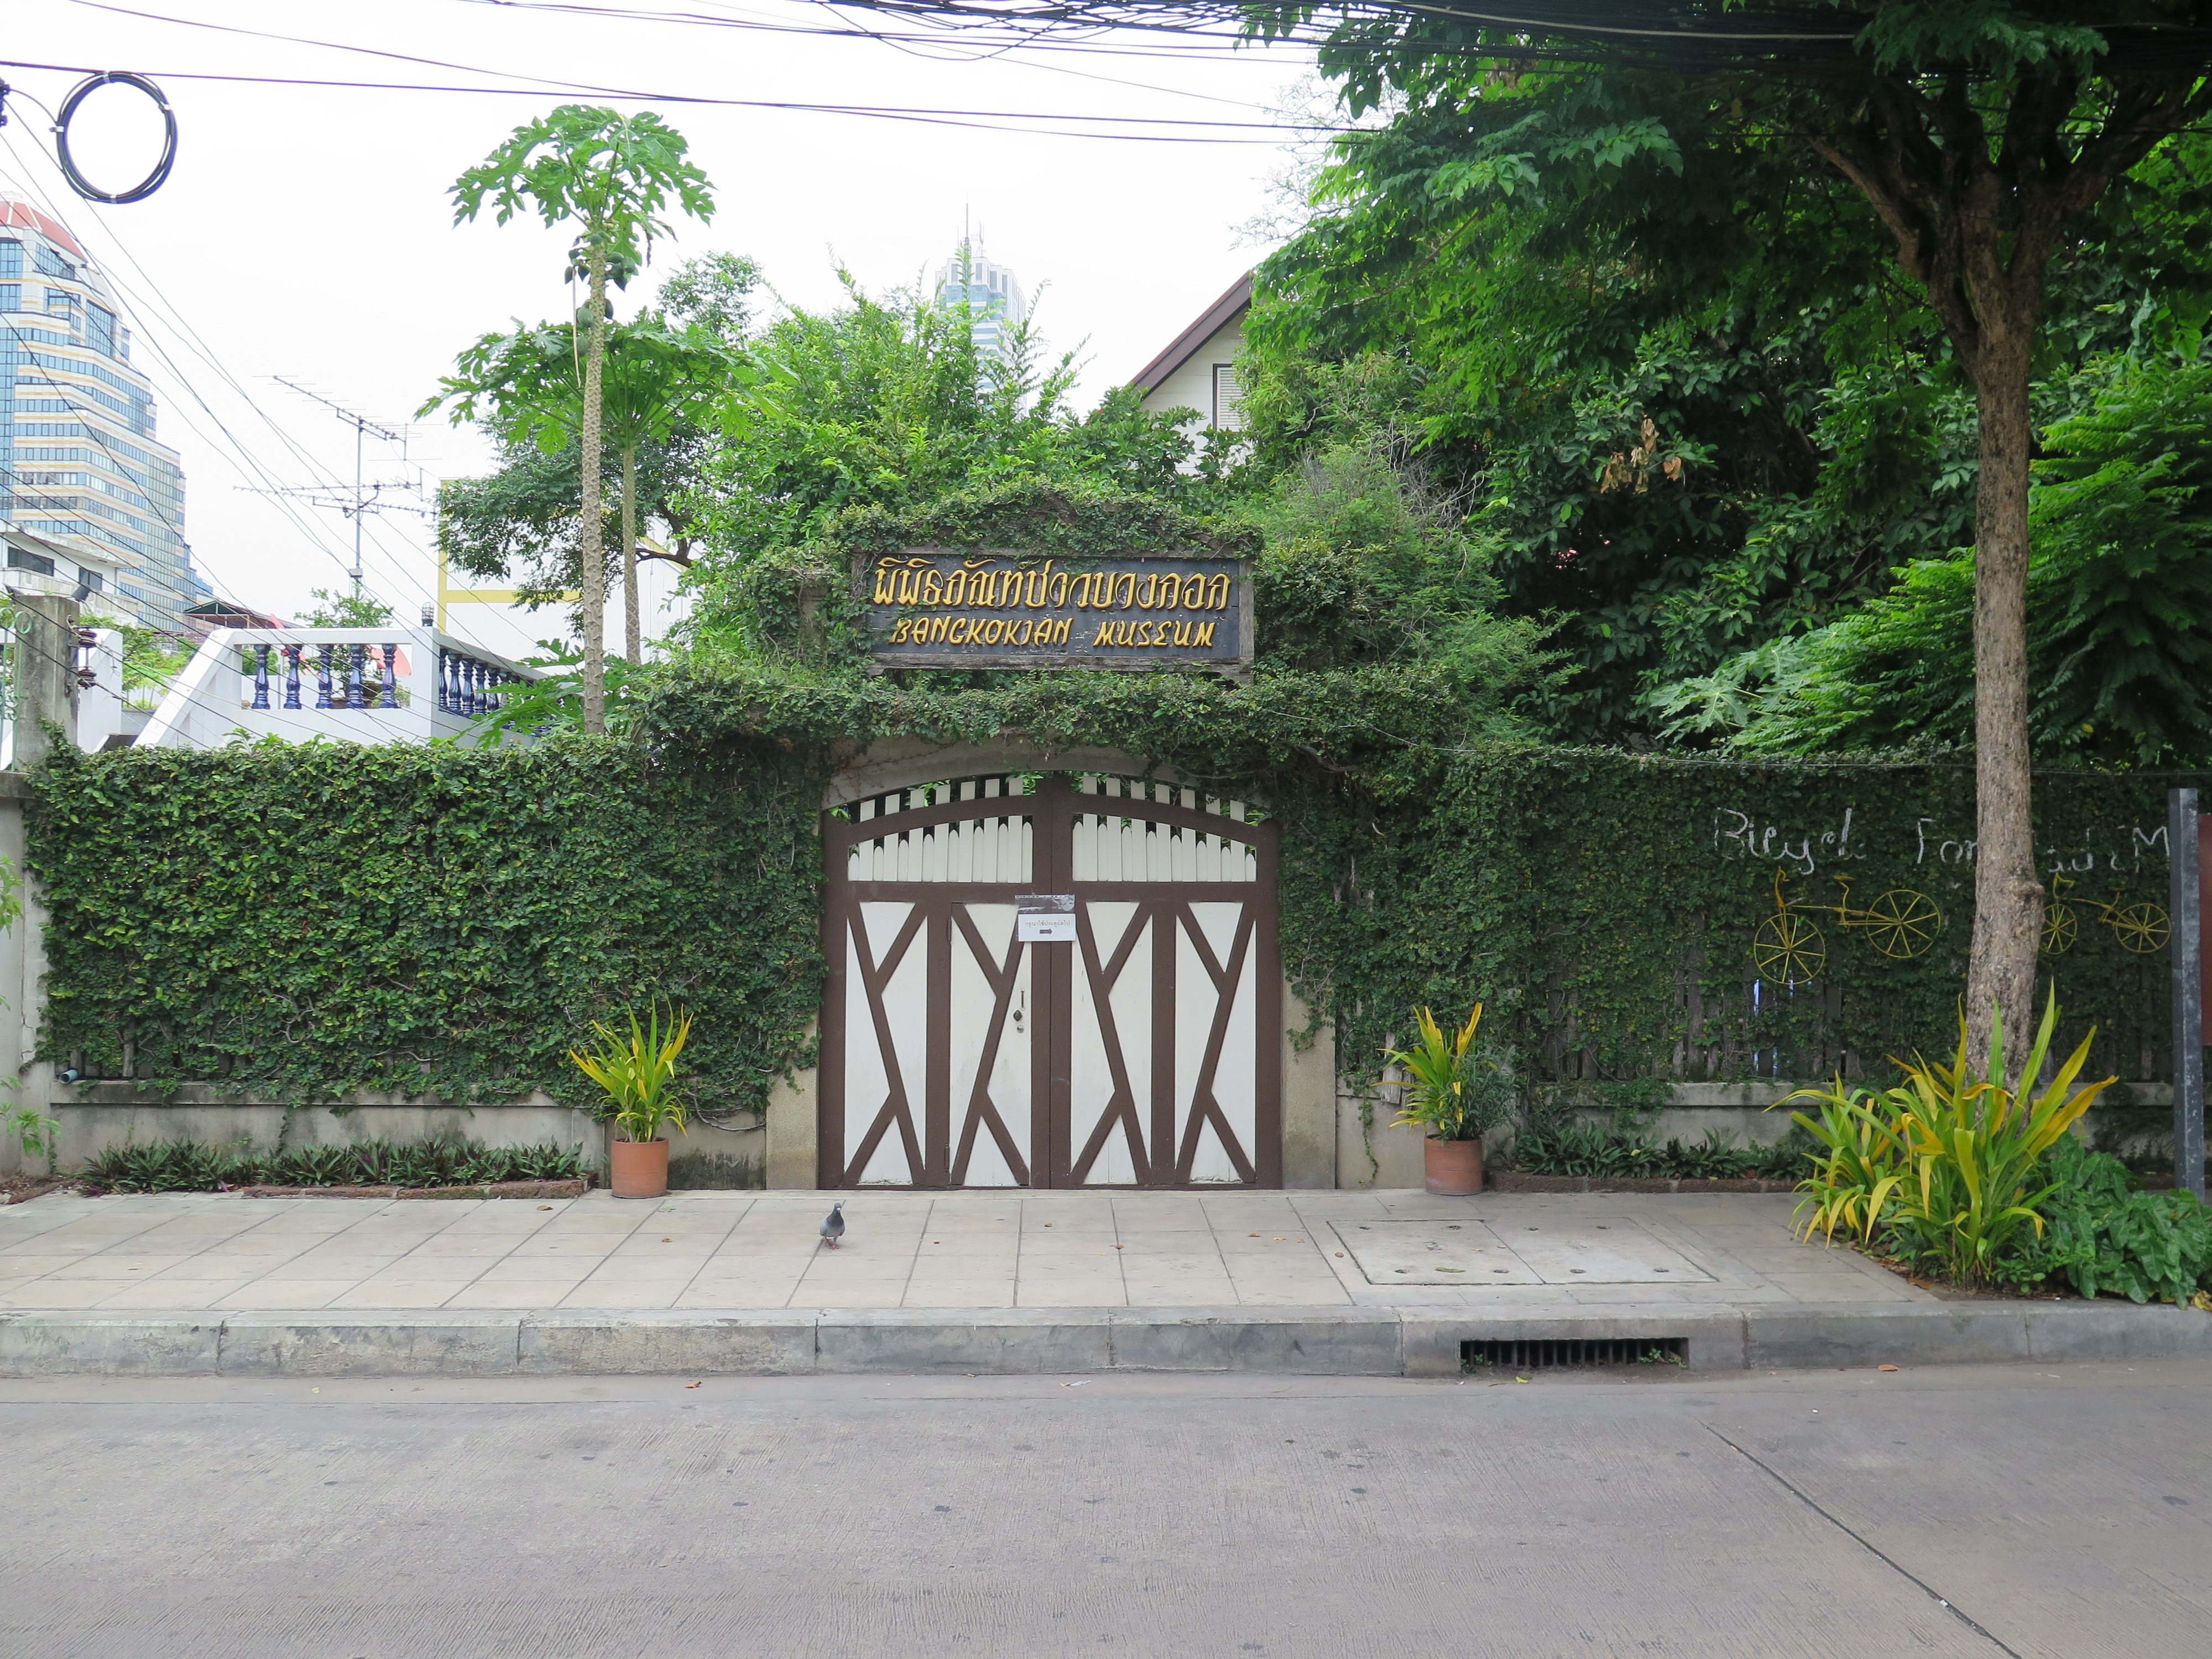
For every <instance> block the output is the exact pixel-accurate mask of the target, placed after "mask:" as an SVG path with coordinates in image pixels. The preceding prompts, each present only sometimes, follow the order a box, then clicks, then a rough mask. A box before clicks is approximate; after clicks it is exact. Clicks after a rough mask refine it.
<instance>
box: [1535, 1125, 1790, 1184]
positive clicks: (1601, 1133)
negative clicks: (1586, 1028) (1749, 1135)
mask: <svg viewBox="0 0 2212 1659" xmlns="http://www.w3.org/2000/svg"><path fill="white" fill-rule="evenodd" d="M1807 1156H1808V1154H1807V1151H1806V1147H1805V1144H1804V1142H1803V1141H1802V1139H1799V1138H1797V1137H1796V1136H1795V1135H1792V1136H1790V1137H1789V1138H1786V1139H1782V1140H1778V1141H1776V1142H1775V1143H1773V1144H1772V1145H1771V1146H1736V1145H1735V1144H1734V1143H1733V1141H1732V1139H1731V1138H1730V1137H1729V1134H1728V1133H1727V1132H1726V1131H1725V1130H1722V1129H1709V1130H1707V1131H1706V1132H1705V1139H1702V1140H1699V1141H1694V1142H1690V1143H1687V1144H1686V1143H1685V1142H1684V1141H1683V1140H1682V1139H1680V1137H1679V1136H1678V1137H1675V1138H1674V1139H1669V1140H1668V1142H1667V1143H1666V1145H1664V1146H1659V1145H1657V1144H1656V1143H1655V1142H1654V1141H1653V1140H1651V1139H1650V1138H1649V1137H1648V1136H1644V1135H1637V1134H1624V1133H1621V1132H1620V1131H1619V1130H1618V1129H1610V1128H1607V1127H1605V1126H1604V1125H1602V1124H1597V1123H1574V1122H1565V1123H1555V1124H1552V1125H1549V1126H1547V1127H1542V1128H1530V1129H1524V1130H1522V1132H1521V1133H1520V1134H1518V1135H1517V1136H1516V1137H1515V1138H1514V1141H1513V1167H1514V1168H1516V1170H1522V1171H1523V1172H1524V1173H1526V1174H1528V1175H1547V1176H1598V1177H1602V1178H1604V1179H1607V1180H1611V1181H1620V1180H1656V1181H1791V1180H1795V1179H1796V1177H1797V1176H1800V1175H1802V1173H1803V1172H1804V1169H1805V1160H1806V1158H1807Z"/></svg>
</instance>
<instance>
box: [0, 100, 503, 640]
mask: <svg viewBox="0 0 2212 1659" xmlns="http://www.w3.org/2000/svg"><path fill="white" fill-rule="evenodd" d="M0 144H5V145H6V147H7V149H8V150H9V154H10V155H15V157H16V161H17V165H18V166H19V167H20V166H21V156H20V155H18V154H17V152H16V151H15V145H14V142H13V140H12V138H11V137H9V135H8V134H6V133H5V132H4V131H0ZM13 182H15V183H16V185H17V186H18V188H21V189H25V190H26V191H27V193H28V194H30V195H32V196H33V197H34V198H35V199H37V200H38V201H39V202H40V203H41V204H43V205H44V207H45V208H46V211H47V212H48V213H49V214H50V215H51V216H52V217H53V218H54V219H55V220H56V221H57V222H59V223H60V224H61V225H62V226H63V228H64V229H65V230H68V231H69V232H70V234H71V235H72V236H73V237H76V240H78V242H79V245H80V246H82V243H83V240H84V238H83V236H82V233H81V232H79V231H78V230H77V229H76V228H75V227H73V226H71V225H70V222H69V220H68V218H67V217H66V216H64V214H63V213H62V212H61V211H60V210H59V209H58V207H57V206H56V205H55V204H54V203H53V202H52V198H51V197H48V196H47V195H46V192H44V191H39V190H36V189H35V188H33V187H32V186H30V185H28V184H27V182H26V181H24V180H21V179H16V180H14V181H13ZM101 229H102V231H103V232H104V233H106V235H107V236H108V238H109V240H111V241H112V243H113V245H114V246H115V248H116V250H117V252H119V253H120V254H121V255H122V256H123V258H125V260H126V261H127V262H128V263H129V264H130V265H131V268H132V269H133V270H136V271H137V273H138V274H139V276H141V277H142V278H143V280H144V282H145V283H146V284H147V286H148V288H149V289H150V290H151V291H152V293H153V294H154V295H155V296H156V297H157V298H158V299H159V300H160V301H161V305H162V306H163V307H164V308H165V309H166V310H167V312H168V313H170V318H171V319H173V325H174V326H175V327H176V329H177V331H178V332H179V336H180V337H182V338H184V339H185V340H186V341H187V342H188V343H189V345H190V347H191V349H192V350H193V353H194V355H195V356H198V357H199V358H200V359H201V360H202V361H203V362H205V363H206V364H207V365H208V366H209V367H210V368H211V369H213V370H214V371H215V373H216V375H217V376H218V378H219V379H221V380H222V381H223V382H224V383H225V384H226V385H227V386H228V387H229V388H230V389H231V391H232V392H234V393H235V394H236V395H237V396H238V397H239V398H240V400H241V401H243V402H244V403H245V404H246V406H247V408H249V409H250V410H252V411H253V412H254V413H255V414H256V415H258V416H260V417H261V419H262V420H263V422H264V424H266V425H268V426H269V428H270V430H271V431H272V432H274V433H275V434H276V436H277V438H278V440H279V441H280V442H281V443H283V445H284V447H286V448H288V449H289V450H290V451H291V452H292V453H293V455H294V457H295V459H297V460H299V461H300V462H301V464H302V465H305V466H307V468H308V469H309V470H310V471H311V472H314V471H321V472H325V473H327V474H328V476H329V481H330V482H331V483H332V484H333V485H334V486H335V485H337V484H339V483H342V482H343V481H341V480H338V479H337V476H336V474H335V473H331V472H329V469H328V468H326V467H325V465H324V464H323V463H322V462H321V461H320V459H319V458H317V457H315V456H314V455H313V454H312V453H309V452H308V451H307V450H306V449H304V448H303V447H301V446H300V444H299V443H298V442H297V441H295V439H294V438H293V437H292V435H291V434H290V433H289V431H287V430H286V429H285V428H283V426H282V425H280V424H279V423H278V422H276V420H275V418H274V417H273V416H271V415H270V413H269V412H268V410H265V409H264V408H263V407H261V405H260V404H258V402H257V401H256V400H255V399H254V398H253V396H252V393H251V392H248V391H247V390H246V387H245V386H243V385H242V384H241V383H240V381H239V380H237V378H236V377H235V376H234V375H233V374H231V373H230V371H229V370H228V368H227V367H226V366H225V365H224V364H223V363H222V362H221V360H220V359H219V358H217V357H216V356H215V354H214V352H213V351H212V349H210V348H209V347H208V345H207V343H206V342H205V341H204V339H203V338H201V337H200V336H199V334H198V332H197V330H196V329H194V328H193V327H192V325H191V322H190V320H189V319H186V318H185V317H184V315H183V313H181V312H180V311H179V310H178V308H177V307H176V306H175V305H174V304H173V302H171V301H169V299H168V298H167V295H165V294H163V293H162V292H161V289H160V286H159V284H158V283H155V282H154V280H153V278H152V276H151V275H150V274H149V273H148V272H147V271H146V270H145V268H144V266H143V264H140V262H139V261H138V259H137V257H136V256H135V255H134V254H132V253H131V250H130V249H129V248H128V246H125V244H124V243H123V241H122V239H121V238H120V237H118V236H116V235H115V234H114V232H113V230H112V227H109V226H107V225H106V224H105V223H104V222H103V224H102V225H101ZM106 275H107V276H108V278H109V282H110V284H111V287H112V288H113V289H115V290H116V297H117V299H118V304H119V305H120V306H121V307H122V309H123V310H124V311H125V314H126V316H128V318H129V319H130V320H131V321H132V322H133V323H134V324H136V325H137V327H138V330H139V332H140V333H141V335H142V336H143V337H144V339H145V341H146V343H148V344H149V346H151V347H152V348H153V349H154V351H155V355H156V356H157V357H159V358H160V360H161V362H162V364H163V365H164V366H165V367H166V368H167V369H168V370H169V373H170V375H171V377H172V378H173V380H175V381H176V383H177V384H178V385H179V386H182V387H183V388H184V390H185V392H187V393H188V394H189V395H190V396H191V399H192V401H193V403H195V404H197V405H198V407H199V409H200V410H201V411H202V412H203V413H204V415H205V416H207V418H208V419H209V420H210V422H213V423H214V425H215V427H216V429H217V430H218V431H220V432H221V433H222V437H223V439H224V440H225V441H226V442H227V444H228V448H229V451H230V452H231V457H232V459H233V463H234V465H239V466H240V470H241V471H244V472H245V473H246V476H248V477H258V478H259V479H260V480H261V481H262V483H263V484H264V486H265V487H267V488H268V489H270V492H271V493H272V494H273V495H275V496H276V500H277V501H278V504H279V510H280V511H281V512H283V513H284V514H285V516H286V517H287V518H289V520H291V522H292V524H293V526H294V527H295V529H296V530H297V531H298V532H300V533H301V537H302V538H303V539H305V540H306V541H307V544H309V545H310V546H312V547H313V548H314V549H315V550H317V551H318V552H320V553H321V554H323V555H324V556H325V557H326V558H328V559H330V560H331V562H332V563H333V564H335V565H336V566H337V568H338V570H339V572H340V574H346V575H349V574H350V571H351V565H350V563H349V561H348V560H347V559H346V558H345V557H344V556H343V555H341V554H339V553H338V552H337V551H335V550H333V549H331V547H330V546H329V545H328V544H325V542H324V541H323V539H322V534H321V529H320V526H318V525H317V524H316V523H314V522H313V520H308V519H307V518H306V517H305V516H304V515H303V514H302V513H301V510H300V508H299V507H298V506H297V504H296V503H295V502H294V501H291V500H289V498H286V497H284V496H283V495H282V493H281V486H280V485H279V483H278V480H277V478H276V475H275V474H274V473H273V472H272V471H270V469H269V468H268V467H267V466H266V465H264V464H263V463H262V461H261V460H260V459H259V457H258V455H256V454H255V453H253V452H252V450H251V449H250V448H249V447H247V446H246V444H245V443H244V441H242V440H241V439H240V437H239V436H238V435H237V434H236V433H235V432H234V431H233V430H232V429H231V428H230V426H229V425H228V422H225V421H224V420H223V419H222V416H220V415H219V414H218V413H217V412H216V410H215V409H214V407H213V406H212V405H211V404H210V403H209V402H208V400H207V398H205V397H204V395H203V394H202V393H201V392H200V391H199V390H198V388H197V386H195V385H194V384H193V381H192V380H191V377H190V376H189V375H187V374H185V372H184V369H183V367H182V365H181V364H179V362H177V361H176V358H175V357H174V356H173V354H171V352H170V351H169V350H168V348H167V345H166V344H165V343H164V342H163V340H162V339H161V331H157V330H156V329H155V328H154V327H152V326H150V325H151V324H152V323H153V322H154V321H155V318H154V316H153V313H151V312H149V311H148V310H147V309H145V308H144V307H143V306H140V305H139V304H137V302H136V301H134V300H133V298H132V296H131V290H130V289H128V288H127V287H125V285H124V284H122V283H121V282H120V281H119V278H118V275H117V273H116V272H115V271H114V270H112V267H111V268H110V269H109V270H107V272H106ZM170 325H171V324H170V322H169V321H168V320H167V319H164V320H163V323H162V329H163V330H166V329H167V327H169V326H170ZM179 413H180V414H182V416H183V418H184V420H185V425H186V426H187V427H188V428H191V430H192V431H193V433H194V435H196V436H197V437H198V438H199V439H200V441H202V442H203V443H204V444H206V445H208V447H210V448H211V449H216V450H218V451H220V450H221V449H222V448H223V447H224V446H223V445H222V444H217V443H216V441H214V440H213V439H211V438H210V437H209V436H208V435H207V434H206V433H205V432H204V431H202V430H201V429H200V428H199V427H198V425H197V422H195V421H194V420H193V419H192V418H191V414H190V413H189V411H188V410H179ZM111 453H112V452H111ZM170 527H171V529H172V530H173V531H178V532H179V539H181V527H180V526H176V525H175V524H173V523H172V524H171V526H170ZM385 557H386V562H387V563H389V564H391V565H392V568H393V574H395V575H397V576H398V578H399V580H400V581H401V582H402V583H403V585H404V586H412V587H414V588H415V589H416V591H417V592H419V593H420V594H421V596H422V598H423V599H430V600H433V601H435V595H433V594H432V593H431V592H430V589H429V587H428V585H427V584H426V583H425V582H424V580H423V579H422V577H421V576H419V575H415V574H410V572H408V571H407V570H406V569H405V568H404V567H403V566H401V565H400V563H399V562H398V560H397V559H396V558H395V557H393V556H392V555H391V554H390V553H389V551H388V550H386V552H385ZM462 637H467V636H465V635H463V636H462ZM468 642H469V643H470V644H471V645H474V646H477V647H478V648H479V649H489V647H488V646H485V645H484V644H483V641H478V640H476V639H473V638H469V639H468Z"/></svg>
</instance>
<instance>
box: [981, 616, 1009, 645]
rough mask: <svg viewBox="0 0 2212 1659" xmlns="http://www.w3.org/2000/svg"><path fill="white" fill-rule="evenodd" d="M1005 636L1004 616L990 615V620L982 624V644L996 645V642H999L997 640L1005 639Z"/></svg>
mask: <svg viewBox="0 0 2212 1659" xmlns="http://www.w3.org/2000/svg"><path fill="white" fill-rule="evenodd" d="M1005 638H1006V619H1005V618H1004V617H992V618H991V620H990V621H988V622H987V623H984V624H983V643H984V644H986V645H996V644H998V643H999V641H1001V640H1003V639H1005Z"/></svg>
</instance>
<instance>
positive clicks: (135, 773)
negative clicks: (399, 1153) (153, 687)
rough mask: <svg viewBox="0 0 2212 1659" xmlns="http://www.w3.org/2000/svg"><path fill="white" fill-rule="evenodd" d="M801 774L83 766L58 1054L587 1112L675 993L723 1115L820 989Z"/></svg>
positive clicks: (806, 794) (149, 759)
mask: <svg viewBox="0 0 2212 1659" xmlns="http://www.w3.org/2000/svg"><path fill="white" fill-rule="evenodd" d="M801 771H802V769H799V768H797V767H794V766H793V764H792V763H791V762H790V761H789V760H788V759H787V758H786V757H781V756H778V755H773V754H771V755H761V756H754V757H749V758H748V760H747V763H745V764H744V765H743V766H739V767H734V768H731V769H724V770H721V771H719V772H716V773H714V774H708V773H705V772H702V771H699V770H696V769H689V770H671V769H666V768H664V767H662V766H660V765H659V764H657V763H655V762H654V761H653V758H652V757H651V756H650V754H649V752H648V751H647V750H641V749H638V748H635V747H631V746H627V745H622V744H611V743H594V744H562V745H549V746H546V747H544V748H540V749H538V750H515V749H503V750H467V749H460V748H455V747H450V746H435V747H428V748H424V747H400V746H394V747H389V748H374V749H371V748H356V747H351V746H341V745H336V744H313V745H306V746H297V747H293V746H278V745H255V746H251V747H245V748H238V749H231V750H221V751H216V752H213V753H195V752H189V751H182V750H122V751H119V752H117V753H112V754H102V755H82V754H78V753H76V752H75V751H70V750H64V751H58V753H57V755H56V757H54V759H53V760H52V763H50V764H49V765H48V766H47V767H46V769H44V771H43V772H42V774H41V775H40V777H39V778H38V780H37V788H38V792H39V802H38V805H37V807H36V808H35V810H34V812H33V819H32V828H31V836H30V863H31V868H32V872H33V875H34V876H35V878H37V881H38V884H39V886H40V890H41V891H42V894H43V897H44V900H45V903H46V908H47V910H48V912H49V915H50V920H49V922H48V926H47V938H46V952H47V957H48V961H49V964H50V965H49V971H48V975H47V1001H46V1020H45V1027H44V1031H43V1035H42V1048H41V1053H42V1054H43V1055H44V1056H45V1057H46V1058H49V1059H52V1060H56V1061H58V1062H59V1063H62V1064H71V1065H76V1066H80V1067H81V1068H82V1070H83V1072H84V1073H85V1074H86V1075H87V1076H88V1077H120V1076H136V1077H138V1078H141V1079H148V1080H149V1081H150V1082H151V1083H152V1084H153V1085H155V1086H157V1087H158V1086H161V1085H167V1084H172V1083H175V1082H181V1081H205V1082H210V1083H214V1084H216V1085H221V1086H222V1088H223V1089H224V1090H225V1091H227V1092H233V1091H234V1092H235V1093H236V1094H237V1095H239V1096H240V1097H250V1098H255V1099H261V1100H269V1101H276V1102H281V1103H300V1102H343V1101H345V1100H347V1099H348V1098H349V1097H350V1096H351V1095H352V1094H353V1093H354V1091H357V1090H364V1091H379V1092H399V1093H405V1094H411V1095H420V1096H428V1097H434V1098H437V1099H441V1100H447V1101H452V1102H468V1103H474V1102H479V1101H486V1100H497V1099H502V1098H512V1097H516V1096H518V1095H525V1094H527V1093H528V1092H529V1091H532V1090H533V1089H543V1090H544V1091H547V1092H549V1093H550V1094H552V1095H553V1096H554V1097H556V1098H560V1099H568V1100H582V1099H583V1098H584V1097H585V1095H586V1091H585V1090H583V1089H581V1088H580V1087H579V1086H578V1085H579V1084H580V1081H581V1079H579V1078H578V1077H577V1076H576V1074H575V1073H574V1068H573V1067H571V1066H568V1064H567V1063H566V1060H565V1054H566V1050H567V1049H568V1047H569V1046H570V1045H571V1044H572V1043H574V1042H576V1041H577V1039H578V1037H579V1036H580V1034H581V1030H582V1027H583V1025H584V1024H585V1023H586V1021H587V1020H589V1019H590V1018H593V1017H595V1016H599V1015H604V1014H606V1013H608V1012H611V1011H612V1010H614V1009H616V1008H617V1007H618V1006H620V1005H621V1003H622V1002H623V1000H624V999H625V998H631V997H642V996H645V995H648V994H652V993H654V992H656V991H657V992H660V993H664V994H667V995H669V996H671V997H673V998H676V999H678V1000H681V1001H684V1002H686V1003H689V1004H690V1005H691V1006H693V1007H694V1008H695V1009H696V1012H697V1013H698V1016H699V1018H698V1025H697V1030H696V1036H695V1038H694V1041H693V1045H692V1056H693V1061H694V1065H695V1068H696V1085H697V1087H698V1090H699V1093H700V1096H701V1098H702V1103H704V1104H706V1105H708V1106H709V1107H727V1108H736V1107H746V1106H757V1105H759V1104H760V1103H762V1102H763V1100H764V1098H765V1096H766V1091H767V1087H768V1084H769V1080H770V1079H772V1078H773V1077H774V1076H775V1075H776V1074H777V1073H780V1072H781V1071H782V1070H784V1069H785V1068H786V1067H787V1066H790V1065H791V1064H793V1062H794V1061H795V1060H799V1059H802V1058H803V1057H804V1054H805V1030H806V1024H807V1021H808V1020H809V1019H810V1018H811V1017H812V1015H813V1012H814V1008H815V1004H816V1000H817V994H818V985H819V973H820V969H819V963H818V960H817V957H818V952H817V945H816V938H815V921H814V915H815V907H816V894H817V888H818V882H819V874H818V866H817V865H816V864H811V863H809V862H808V861H807V859H808V849H809V848H811V846H812V845H813V843H814V838H815V837H814V811H813V809H814V805H815V801H816V799H818V796H817V794H816V793H811V790H810V785H809V782H808V781H807V780H806V779H805V777H804V776H802V775H801ZM814 788H817V789H818V786H814Z"/></svg>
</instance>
